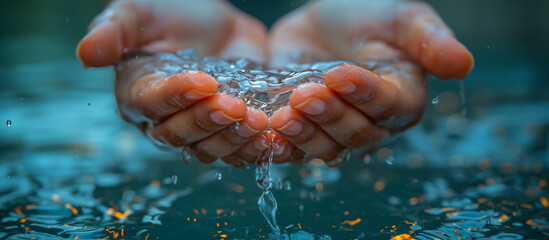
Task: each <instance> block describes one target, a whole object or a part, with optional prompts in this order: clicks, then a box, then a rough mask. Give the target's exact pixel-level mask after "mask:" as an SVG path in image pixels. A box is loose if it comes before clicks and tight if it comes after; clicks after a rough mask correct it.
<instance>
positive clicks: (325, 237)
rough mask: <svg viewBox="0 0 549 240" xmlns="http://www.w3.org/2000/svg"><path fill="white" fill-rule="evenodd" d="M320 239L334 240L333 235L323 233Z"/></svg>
mask: <svg viewBox="0 0 549 240" xmlns="http://www.w3.org/2000/svg"><path fill="white" fill-rule="evenodd" d="M320 240H332V237H330V236H328V235H322V236H321V237H320Z"/></svg>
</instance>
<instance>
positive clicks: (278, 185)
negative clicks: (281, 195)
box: [274, 178, 284, 190]
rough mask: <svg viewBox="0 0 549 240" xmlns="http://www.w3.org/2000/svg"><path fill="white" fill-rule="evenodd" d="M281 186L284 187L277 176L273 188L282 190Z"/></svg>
mask: <svg viewBox="0 0 549 240" xmlns="http://www.w3.org/2000/svg"><path fill="white" fill-rule="evenodd" d="M282 187H284V183H282V179H280V178H277V179H276V181H275V182H274V188H275V189H276V190H282Z"/></svg>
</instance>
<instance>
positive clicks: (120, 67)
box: [116, 64, 124, 72]
mask: <svg viewBox="0 0 549 240" xmlns="http://www.w3.org/2000/svg"><path fill="white" fill-rule="evenodd" d="M122 70H124V66H122V64H118V65H116V71H119V72H120V71H122Z"/></svg>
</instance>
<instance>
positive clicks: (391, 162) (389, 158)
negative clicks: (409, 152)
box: [385, 156, 395, 165]
mask: <svg viewBox="0 0 549 240" xmlns="http://www.w3.org/2000/svg"><path fill="white" fill-rule="evenodd" d="M385 162H386V163H387V164H389V165H393V164H395V157H393V156H389V157H387V159H386V160H385Z"/></svg>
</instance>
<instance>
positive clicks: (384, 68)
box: [269, 0, 473, 166]
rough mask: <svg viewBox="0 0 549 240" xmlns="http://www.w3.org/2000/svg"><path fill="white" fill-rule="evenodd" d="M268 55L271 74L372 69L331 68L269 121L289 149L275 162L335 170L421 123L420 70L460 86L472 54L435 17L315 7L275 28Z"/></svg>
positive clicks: (368, 5)
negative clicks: (301, 159) (313, 163)
mask: <svg viewBox="0 0 549 240" xmlns="http://www.w3.org/2000/svg"><path fill="white" fill-rule="evenodd" d="M269 48H270V49H269V50H270V57H271V59H270V65H271V66H274V67H279V66H285V65H287V64H288V63H305V62H316V61H332V60H349V61H352V62H355V63H359V65H362V64H364V63H372V62H377V63H379V64H378V66H373V67H374V69H373V70H372V71H369V70H366V69H364V68H362V67H359V66H355V65H348V64H346V65H340V66H336V67H334V68H332V69H331V70H330V71H328V72H327V73H326V75H325V79H324V83H325V85H323V84H316V83H315V84H312V83H311V84H305V85H302V86H299V87H298V88H297V89H296V91H295V92H294V93H293V94H292V95H291V97H290V106H287V107H284V108H281V109H279V110H278V111H277V112H275V113H274V114H273V116H272V117H271V127H272V128H273V129H275V130H276V132H277V133H278V134H280V135H282V138H281V139H286V140H287V142H285V141H284V140H281V142H282V143H281V144H279V145H280V146H288V147H285V148H284V149H279V150H278V152H285V153H284V154H279V155H278V156H280V157H278V158H275V162H286V161H295V160H293V159H295V158H290V157H289V156H296V155H305V156H306V159H305V160H308V159H311V158H314V157H317V158H321V159H323V160H324V161H325V162H327V163H328V164H329V165H332V166H336V165H338V164H340V162H337V161H334V160H335V159H336V158H337V155H338V154H339V153H340V152H341V151H342V150H343V149H346V148H364V149H366V150H368V149H373V148H375V147H378V146H379V145H381V144H383V143H384V142H386V140H387V139H388V138H389V137H390V136H392V135H394V134H396V133H399V132H401V131H403V130H405V129H407V128H409V127H410V126H413V125H414V124H416V123H417V122H418V121H419V120H420V118H421V115H422V112H423V109H424V105H425V102H426V101H425V100H426V97H427V87H426V83H425V75H424V69H423V68H425V69H426V70H427V71H429V72H430V73H432V74H434V75H436V76H438V77H440V78H444V79H449V78H465V76H466V75H467V74H468V73H469V72H470V71H471V69H472V67H473V57H472V55H471V53H470V52H469V51H468V50H467V49H466V48H465V47H464V46H463V45H462V44H461V43H460V42H458V41H457V40H456V39H455V37H454V35H453V33H452V31H451V30H450V29H449V28H448V27H447V26H446V25H445V24H444V22H443V21H442V20H441V18H440V17H439V16H438V15H437V13H436V12H435V11H434V10H433V9H432V8H430V7H429V6H428V5H426V4H425V3H421V2H411V1H399V0H370V1H366V0H339V1H335V0H320V1H315V2H312V3H310V4H308V5H306V6H304V7H302V8H300V9H298V10H296V11H294V12H293V13H290V14H289V15H287V16H286V17H284V18H283V19H281V20H279V21H278V22H277V23H276V24H275V26H274V27H273V30H272V32H271V36H270V46H269ZM370 67H372V66H370ZM275 156H276V155H275Z"/></svg>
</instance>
